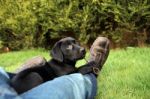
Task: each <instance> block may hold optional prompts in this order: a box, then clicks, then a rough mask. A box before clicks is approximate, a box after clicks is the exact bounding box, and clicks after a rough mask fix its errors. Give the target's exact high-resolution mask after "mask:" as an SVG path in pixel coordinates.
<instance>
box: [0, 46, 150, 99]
mask: <svg viewBox="0 0 150 99" xmlns="http://www.w3.org/2000/svg"><path fill="white" fill-rule="evenodd" d="M36 55H42V56H44V57H45V58H46V59H47V60H49V59H50V56H49V51H46V50H43V49H32V50H23V51H18V52H9V53H3V54H0V66H2V67H4V69H5V70H6V71H10V72H14V71H15V70H16V68H18V67H19V66H20V65H21V64H22V63H23V62H25V61H26V60H27V59H29V58H32V57H33V56H36ZM88 57H89V53H88V54H87V57H86V58H87V59H88ZM149 57H150V48H131V47H129V48H127V49H126V50H124V49H122V50H111V51H110V55H109V57H108V60H107V61H106V63H105V65H104V67H103V69H102V71H101V72H100V75H99V77H98V79H97V81H98V91H97V96H96V99H149V97H150V94H149V93H150V61H149ZM85 62H86V61H85V60H81V61H79V62H78V63H77V66H79V65H82V64H84V63H85Z"/></svg>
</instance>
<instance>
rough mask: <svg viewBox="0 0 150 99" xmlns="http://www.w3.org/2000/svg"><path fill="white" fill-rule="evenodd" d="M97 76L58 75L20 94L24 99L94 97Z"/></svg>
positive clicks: (89, 98)
mask: <svg viewBox="0 0 150 99" xmlns="http://www.w3.org/2000/svg"><path fill="white" fill-rule="evenodd" d="M96 85H97V84H96V77H95V76H94V75H93V74H87V75H81V74H79V73H75V74H70V75H65V76H61V77H58V78H56V79H54V80H52V81H48V82H46V83H44V84H42V85H39V86H37V87H36V88H33V89H31V90H29V91H27V92H25V93H23V94H21V95H20V96H21V97H22V98H23V99H94V96H95V95H96Z"/></svg>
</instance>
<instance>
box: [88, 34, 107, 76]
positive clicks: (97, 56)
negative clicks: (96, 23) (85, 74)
mask: <svg viewBox="0 0 150 99" xmlns="http://www.w3.org/2000/svg"><path fill="white" fill-rule="evenodd" d="M109 45H110V42H109V40H108V39H107V38H106V37H98V38H97V39H96V40H95V41H94V43H93V45H92V46H91V49H90V60H89V61H94V62H95V65H94V66H93V72H94V74H96V75H98V73H99V71H100V70H101V69H102V67H103V65H104V63H105V61H106V59H107V57H108V54H109Z"/></svg>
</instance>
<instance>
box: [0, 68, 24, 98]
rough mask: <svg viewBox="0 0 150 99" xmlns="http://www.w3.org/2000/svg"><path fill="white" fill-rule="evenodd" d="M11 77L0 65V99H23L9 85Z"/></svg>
mask: <svg viewBox="0 0 150 99" xmlns="http://www.w3.org/2000/svg"><path fill="white" fill-rule="evenodd" d="M9 82H10V80H9V77H8V75H7V73H6V72H5V71H4V70H3V69H2V68H1V67H0V99H22V98H21V97H20V96H18V95H17V93H16V92H15V90H14V89H13V88H12V87H10V86H9Z"/></svg>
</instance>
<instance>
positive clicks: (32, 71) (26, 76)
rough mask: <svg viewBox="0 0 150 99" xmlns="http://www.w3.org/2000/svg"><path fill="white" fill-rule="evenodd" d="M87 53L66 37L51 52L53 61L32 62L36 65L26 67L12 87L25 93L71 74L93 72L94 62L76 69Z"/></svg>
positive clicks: (17, 76) (16, 77) (42, 59)
mask: <svg viewBox="0 0 150 99" xmlns="http://www.w3.org/2000/svg"><path fill="white" fill-rule="evenodd" d="M85 54H86V51H85V49H84V48H83V47H81V46H80V45H79V44H78V43H77V42H76V41H75V39H74V38H71V37H66V38H63V39H61V40H60V41H58V42H56V43H55V45H54V47H53V48H52V50H51V57H52V59H51V60H49V61H48V62H47V61H46V60H45V59H44V58H39V61H42V62H40V63H38V62H39V61H37V60H35V61H34V59H33V60H32V62H31V63H32V64H34V63H33V62H37V63H35V65H32V66H31V67H28V66H26V67H24V69H23V70H21V71H20V72H19V73H17V74H16V75H15V76H14V77H13V78H12V79H11V85H12V87H13V88H14V89H15V90H16V91H17V92H18V94H20V93H23V92H25V91H27V90H29V89H31V88H33V87H35V86H37V85H39V84H42V83H43V82H46V81H48V80H52V79H54V78H56V77H59V76H62V75H66V74H71V73H77V72H79V73H82V74H86V73H89V72H92V65H93V63H94V62H91V63H88V64H85V65H84V66H81V67H80V68H76V67H75V64H76V62H77V61H78V60H80V59H83V58H84V57H85Z"/></svg>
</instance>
